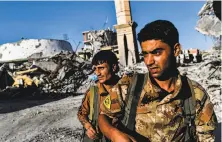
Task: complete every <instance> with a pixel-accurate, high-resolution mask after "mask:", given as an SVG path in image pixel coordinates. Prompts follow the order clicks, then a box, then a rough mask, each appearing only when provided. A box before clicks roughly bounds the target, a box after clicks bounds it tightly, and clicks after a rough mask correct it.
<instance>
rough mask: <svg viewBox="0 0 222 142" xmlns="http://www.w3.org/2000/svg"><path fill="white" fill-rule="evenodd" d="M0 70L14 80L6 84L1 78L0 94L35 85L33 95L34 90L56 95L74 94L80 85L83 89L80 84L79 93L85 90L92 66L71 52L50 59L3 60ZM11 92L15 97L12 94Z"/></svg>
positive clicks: (34, 91)
mask: <svg viewBox="0 0 222 142" xmlns="http://www.w3.org/2000/svg"><path fill="white" fill-rule="evenodd" d="M1 70H2V71H1V72H0V73H1V74H3V72H4V74H5V75H8V78H9V79H10V78H13V80H14V81H13V83H9V82H8V80H9V79H7V80H6V79H2V80H3V81H2V82H3V84H4V85H3V84H2V83H1V90H0V94H3V92H5V93H6V92H8V91H9V90H10V89H12V88H15V87H16V88H18V89H23V88H28V87H32V88H35V89H34V90H33V93H35V95H37V94H36V90H38V91H39V93H40V94H46V95H47V94H54V95H55V96H54V97H56V95H61V94H65V95H66V96H68V95H74V94H78V93H79V92H77V91H78V90H79V87H80V86H82V85H83V86H84V87H85V89H84V87H82V89H81V90H79V91H80V92H81V93H82V92H84V91H86V89H88V86H85V84H86V82H87V81H88V82H89V83H90V82H91V80H89V79H88V75H89V74H91V73H92V66H91V64H90V62H85V61H84V60H83V59H82V58H80V57H78V56H76V54H75V53H73V52H61V53H59V54H57V55H55V56H53V57H50V58H41V59H33V60H31V61H29V60H28V61H22V62H21V61H19V62H13V63H11V62H10V63H4V64H3V65H2V67H1ZM5 75H4V76H5ZM10 75H11V76H10ZM1 76H2V75H1ZM11 80H12V79H11ZM11 82H12V81H11ZM83 82H84V84H83ZM6 88H7V89H6ZM77 89H78V90H77ZM9 94H10V93H9ZM9 94H8V95H9ZM11 95H12V96H13V97H15V95H14V94H11ZM0 97H2V95H0ZM7 97H9V96H7Z"/></svg>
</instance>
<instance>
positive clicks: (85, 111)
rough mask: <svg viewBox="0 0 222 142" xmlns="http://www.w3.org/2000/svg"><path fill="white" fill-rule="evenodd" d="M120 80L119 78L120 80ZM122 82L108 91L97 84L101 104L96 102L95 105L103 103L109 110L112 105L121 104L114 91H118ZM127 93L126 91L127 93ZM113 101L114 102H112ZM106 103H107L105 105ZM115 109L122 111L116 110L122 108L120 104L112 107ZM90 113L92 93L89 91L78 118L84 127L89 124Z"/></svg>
mask: <svg viewBox="0 0 222 142" xmlns="http://www.w3.org/2000/svg"><path fill="white" fill-rule="evenodd" d="M118 79H119V78H118ZM120 82H121V80H119V82H118V83H117V84H116V85H115V86H113V87H112V89H110V90H106V89H105V88H104V86H103V85H102V84H101V83H99V82H98V83H97V84H96V86H97V87H98V95H99V101H100V102H94V103H101V102H102V103H103V104H105V105H106V107H108V108H109V105H110V104H111V103H112V104H113V103H115V101H116V102H119V101H118V100H120V99H116V98H117V97H118V96H117V94H116V91H113V90H118V89H119V88H118V86H119V85H118V84H119V83H120ZM125 92H126V91H125ZM111 99H112V102H111ZM104 102H105V103H104ZM113 107H115V108H114V109H115V111H116V110H118V112H119V111H120V109H116V108H120V105H119V104H118V103H116V104H115V105H114V106H113V105H112V108H113ZM89 113H90V91H89V90H88V91H87V92H86V94H85V97H84V98H83V101H82V105H81V106H80V107H79V110H78V113H77V116H78V118H79V121H80V122H81V123H82V125H83V126H84V125H85V124H86V123H87V122H89V117H88V115H89Z"/></svg>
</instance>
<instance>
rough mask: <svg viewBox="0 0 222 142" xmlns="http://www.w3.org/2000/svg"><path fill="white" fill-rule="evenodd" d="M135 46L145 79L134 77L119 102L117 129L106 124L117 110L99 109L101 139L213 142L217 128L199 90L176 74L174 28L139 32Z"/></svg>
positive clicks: (153, 26)
mask: <svg viewBox="0 0 222 142" xmlns="http://www.w3.org/2000/svg"><path fill="white" fill-rule="evenodd" d="M138 40H139V42H140V44H141V47H142V53H143V56H144V62H145V64H146V66H147V68H148V70H149V73H147V74H146V75H141V74H137V75H134V77H133V79H132V80H133V81H131V85H130V87H129V89H128V93H127V96H126V97H125V99H124V97H122V98H120V99H119V102H124V105H125V109H123V108H120V109H119V110H120V112H121V113H122V114H123V116H122V117H118V116H116V117H117V118H116V119H119V124H118V126H117V127H118V129H117V128H115V127H113V126H112V125H110V121H109V119H110V118H111V117H110V115H111V114H112V112H117V110H118V108H111V109H107V108H106V109H104V108H105V106H101V114H100V115H99V127H100V129H101V131H102V133H103V134H104V135H105V136H106V137H107V138H109V139H111V141H113V142H117V141H121V142H129V141H139V142H142V141H151V142H171V141H190V142H191V141H192V142H193V141H202V142H205V141H207V142H211V141H212V142H213V141H214V139H215V137H214V135H213V131H214V130H215V127H216V124H217V120H216V116H215V113H214V111H213V104H212V103H211V102H210V99H209V96H208V94H207V93H206V91H205V90H204V89H203V87H201V86H200V85H199V84H198V83H197V82H195V81H193V80H190V79H189V78H188V77H186V76H182V75H180V73H179V71H178V70H177V67H176V57H177V56H178V55H179V52H180V51H181V45H180V44H179V34H178V31H177V29H176V28H175V26H174V25H173V24H172V23H171V22H169V21H166V20H157V21H153V22H151V23H148V24H147V25H146V26H145V27H144V28H143V29H142V30H141V31H140V33H139V34H138ZM101 105H102V104H101ZM114 109H115V110H114ZM112 117H115V116H112Z"/></svg>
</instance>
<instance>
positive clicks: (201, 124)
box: [101, 75, 217, 142]
mask: <svg viewBox="0 0 222 142" xmlns="http://www.w3.org/2000/svg"><path fill="white" fill-rule="evenodd" d="M129 82H131V81H130V80H129ZM175 82H176V83H175V84H176V85H175V90H174V91H173V92H170V93H168V92H166V91H165V90H163V89H161V88H160V87H158V85H157V84H154V83H153V81H151V78H150V77H148V81H147V82H146V84H145V85H144V87H143V90H142V93H141V97H140V100H139V102H138V106H137V112H136V118H135V121H136V124H135V131H136V132H137V133H139V134H140V135H142V136H144V137H146V138H148V139H149V140H150V141H152V142H159V141H160V142H162V141H164V142H171V141H184V137H185V131H186V130H185V129H186V128H185V127H184V125H183V124H184V121H185V119H184V118H185V117H184V110H183V109H182V106H183V101H182V99H181V98H183V97H184V96H185V95H186V92H182V91H181V89H182V81H181V76H180V75H178V77H175ZM191 82H192V86H193V89H194V93H195V98H194V99H195V101H196V114H195V120H194V123H195V130H196V132H194V133H195V134H193V135H194V136H196V137H197V140H198V141H204V142H211V141H212V142H213V141H214V139H215V138H214V135H213V134H212V133H213V130H215V128H216V124H217V120H216V116H215V114H214V111H213V104H212V103H211V102H210V99H209V96H208V95H207V93H206V92H205V91H204V89H203V88H202V87H201V86H200V85H199V84H198V83H196V82H194V81H191ZM117 94H119V92H117ZM119 95H120V94H119ZM204 96H206V97H205V98H206V99H205V100H204V102H203V100H202V99H203V98H204ZM122 98H123V99H122V100H121V99H120V100H119V104H120V106H124V104H127V102H126V101H125V99H124V97H122ZM124 102H125V103H124ZM202 102H203V103H202ZM201 104H203V105H201ZM123 110H124V108H123V107H121V108H112V107H111V108H110V109H108V108H106V106H104V105H103V103H101V113H103V114H106V115H107V116H109V117H115V114H117V113H121V112H123ZM113 112H114V114H113ZM122 114H123V113H122ZM116 117H119V116H116Z"/></svg>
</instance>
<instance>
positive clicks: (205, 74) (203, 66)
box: [178, 50, 222, 122]
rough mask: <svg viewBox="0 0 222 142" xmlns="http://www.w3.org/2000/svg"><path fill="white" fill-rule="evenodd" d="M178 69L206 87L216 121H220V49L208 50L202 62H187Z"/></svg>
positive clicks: (221, 107) (221, 113)
mask: <svg viewBox="0 0 222 142" xmlns="http://www.w3.org/2000/svg"><path fill="white" fill-rule="evenodd" d="M178 69H179V70H180V72H181V73H182V74H186V75H187V76H188V77H189V78H190V79H192V80H195V81H196V82H198V83H199V84H200V85H202V86H203V87H204V88H205V89H206V91H207V93H208V94H209V96H210V99H211V101H212V103H213V104H214V110H215V112H216V115H217V118H218V121H219V122H222V100H221V89H222V88H221V55H220V50H210V51H208V52H206V53H205V54H203V62H201V63H193V64H188V65H187V66H184V67H179V68H178Z"/></svg>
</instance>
